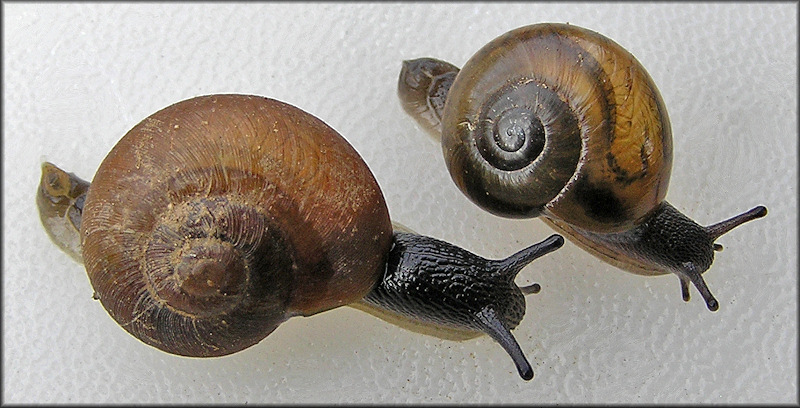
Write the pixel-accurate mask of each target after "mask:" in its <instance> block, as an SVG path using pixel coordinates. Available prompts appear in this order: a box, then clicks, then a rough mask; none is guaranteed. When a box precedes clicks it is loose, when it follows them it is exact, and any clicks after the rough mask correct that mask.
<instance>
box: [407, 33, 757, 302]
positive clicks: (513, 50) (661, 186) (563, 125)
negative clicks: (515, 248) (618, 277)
mask: <svg viewBox="0 0 800 408" xmlns="http://www.w3.org/2000/svg"><path fill="white" fill-rule="evenodd" d="M398 94H399V96H400V98H401V101H402V103H403V106H404V108H405V109H406V111H407V112H409V113H410V114H411V115H412V116H414V117H415V118H416V119H417V120H418V121H419V122H420V123H422V124H423V126H424V127H426V128H428V129H432V130H433V131H434V133H437V134H438V135H439V136H440V137H441V143H442V150H443V152H444V157H445V162H446V164H447V166H448V169H449V171H450V175H451V176H452V178H453V181H454V182H455V183H456V185H457V186H458V187H459V188H460V189H461V191H462V192H463V193H464V194H465V195H467V197H469V198H470V199H471V200H472V201H473V202H474V203H476V204H477V205H479V206H480V207H481V208H483V209H485V210H487V211H490V212H492V213H494V214H497V215H500V216H505V217H536V216H539V215H542V216H543V219H544V220H545V221H546V222H548V224H550V225H551V226H553V227H555V228H557V229H558V230H559V231H560V232H563V233H565V234H566V235H567V236H568V237H569V238H570V239H571V240H572V241H574V242H576V243H578V244H579V245H581V246H582V247H584V248H585V249H587V250H589V251H590V252H591V253H593V254H594V255H597V256H599V257H600V258H601V259H603V260H604V261H606V262H609V263H611V264H613V265H616V266H619V267H621V268H623V269H626V270H629V271H631V272H635V273H641V274H647V275H658V274H664V273H676V274H678V276H679V277H680V278H681V287H682V293H683V296H684V298H685V299H688V291H687V290H686V282H688V281H691V282H693V283H694V284H695V286H697V288H698V289H699V290H700V291H701V293H703V295H704V297H705V298H706V300H707V304H708V307H709V308H710V309H712V310H715V309H716V307H717V306H716V301H715V300H714V301H712V299H713V297H711V296H710V293H709V292H708V289H707V288H706V287H705V283H704V282H703V280H702V278H701V276H700V275H701V274H702V273H703V272H704V271H705V270H706V269H707V268H708V267H709V266H710V265H711V261H712V260H713V252H714V249H715V248H718V247H719V246H717V244H715V243H714V240H715V239H716V238H717V237H719V235H721V234H720V233H718V232H706V229H704V227H701V226H699V225H697V224H696V223H694V222H693V221H691V220H690V219H688V218H687V217H685V216H683V215H682V214H680V213H679V212H678V211H677V210H675V209H674V208H673V207H672V206H669V205H667V204H666V202H665V201H664V198H665V196H666V193H667V186H668V184H669V177H670V171H671V167H672V131H671V127H670V121H669V117H668V115H667V110H666V107H665V105H664V101H663V100H662V98H661V95H660V93H659V91H658V89H657V88H656V86H655V84H654V82H653V80H652V78H651V77H650V75H649V74H648V73H647V71H646V70H645V69H644V67H642V65H641V64H640V63H639V61H637V60H636V58H635V57H634V56H633V55H631V53H629V52H628V51H626V50H625V49H624V48H622V47H621V46H620V45H618V44H617V43H615V42H614V41H612V40H610V39H608V38H606V37H604V36H602V35H600V34H598V33H596V32H594V31H590V30H587V29H584V28H580V27H576V26H573V25H567V24H535V25H531V26H526V27H521V28H518V29H515V30H512V31H510V32H508V33H506V34H503V35H501V36H500V37H498V38H496V39H494V40H492V41H491V42H489V43H488V44H486V45H485V46H484V47H483V48H481V49H480V50H479V51H478V52H477V53H476V54H475V55H474V56H472V57H471V58H470V59H469V61H467V63H466V64H465V65H464V67H463V68H461V70H460V71H459V69H458V68H456V67H455V66H453V65H451V64H449V63H446V62H443V61H439V60H435V59H430V58H422V59H418V60H412V61H406V62H404V64H403V69H402V71H401V74H400V80H399V81H398ZM423 98H424V100H425V102H423ZM442 100H444V101H445V102H444V103H442ZM764 215H766V208H764V207H756V208H754V209H753V210H751V211H749V212H747V213H745V214H744V215H743V216H741V217H736V218H735V222H733V223H731V224H729V226H730V228H733V227H735V226H736V225H740V224H741V223H743V222H746V221H748V220H751V219H754V218H758V217H762V216H764ZM730 228H727V229H726V231H727V230H729V229H730ZM712 229H713V228H712ZM647 239H652V240H653V242H650V243H648V242H646V240H647ZM656 241H659V242H660V243H656Z"/></svg>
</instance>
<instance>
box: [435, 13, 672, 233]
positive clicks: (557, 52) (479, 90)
mask: <svg viewBox="0 0 800 408" xmlns="http://www.w3.org/2000/svg"><path fill="white" fill-rule="evenodd" d="M442 127H443V133H442V146H443V150H444V155H445V162H446V163H447V165H448V168H449V171H450V174H451V176H452V177H453V180H454V181H455V182H456V184H457V185H458V186H459V188H460V189H461V190H462V191H463V192H464V193H465V194H467V196H469V197H470V198H471V199H472V200H473V201H474V202H476V203H477V204H478V205H480V206H481V207H483V208H484V209H486V210H488V211H490V212H493V213H495V214H498V215H502V216H507V217H530V216H537V215H539V214H545V215H548V216H550V217H553V218H556V219H560V220H563V221H565V222H567V223H569V224H571V225H575V226H579V227H580V228H583V229H585V230H589V231H596V232H615V231H624V230H627V229H630V228H631V227H632V226H634V225H636V224H637V223H639V222H641V220H642V219H643V218H644V217H645V216H646V215H648V214H649V213H650V212H651V211H653V210H654V208H655V207H656V206H657V205H658V204H659V203H661V202H662V201H663V199H664V196H665V195H666V191H667V185H668V182H669V176H670V169H671V164H672V135H671V129H670V125H669V118H668V116H667V110H666V108H665V106H664V102H663V101H662V98H661V96H660V94H659V92H658V90H657V88H656V86H655V84H654V83H653V80H652V79H651V78H650V76H649V75H648V73H647V72H646V71H645V69H644V67H642V66H641V64H640V63H639V62H638V61H637V60H636V59H635V58H634V57H633V56H632V55H631V54H630V53H629V52H628V51H626V50H625V49H623V48H622V47H621V46H619V45H618V44H617V43H615V42H613V41H612V40H610V39H608V38H606V37H604V36H602V35H600V34H598V33H595V32H593V31H590V30H587V29H583V28H580V27H575V26H571V25H567V24H536V25H532V26H526V27H521V28H518V29H516V30H512V31H510V32H508V33H506V34H504V35H502V36H500V37H498V38H496V39H495V40H493V41H491V42H490V43H488V44H487V45H485V46H484V47H483V48H481V49H480V50H479V51H478V52H477V53H476V54H475V55H474V56H473V57H472V58H470V60H469V61H468V62H467V63H466V64H465V65H464V67H463V68H462V69H461V71H460V72H459V73H458V75H457V76H456V78H455V80H454V82H453V84H452V87H451V88H450V90H449V94H448V96H447V103H446V104H445V107H444V113H443V117H442Z"/></svg>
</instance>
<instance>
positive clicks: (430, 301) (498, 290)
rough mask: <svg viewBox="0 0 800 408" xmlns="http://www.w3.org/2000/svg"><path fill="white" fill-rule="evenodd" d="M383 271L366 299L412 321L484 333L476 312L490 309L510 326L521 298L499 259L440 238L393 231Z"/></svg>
mask: <svg viewBox="0 0 800 408" xmlns="http://www.w3.org/2000/svg"><path fill="white" fill-rule="evenodd" d="M394 236H395V238H394V245H393V247H392V250H391V251H390V252H389V258H388V261H387V266H386V275H385V276H384V278H383V279H382V280H381V281H380V283H379V285H378V286H377V287H376V288H375V289H373V290H372V292H370V293H369V294H368V295H367V296H366V297H365V299H364V300H365V301H367V302H368V303H372V304H375V305H378V306H380V307H383V308H385V309H390V310H394V311H396V312H397V313H400V314H403V315H405V316H407V317H409V318H412V319H421V320H424V321H426V322H430V323H435V324H440V325H446V326H451V327H454V328H458V329H467V330H474V331H482V330H483V326H482V324H480V323H479V321H478V313H479V312H481V310H483V309H484V308H485V307H487V306H488V307H491V308H492V309H494V310H495V311H496V313H497V315H498V316H499V318H500V320H501V321H502V322H503V323H504V324H505V325H506V326H507V327H508V328H509V329H513V328H514V327H516V326H517V325H518V324H519V322H520V321H521V320H522V317H523V316H524V315H525V298H524V296H523V295H522V292H521V291H520V289H519V288H518V287H517V286H516V285H515V284H514V282H513V280H514V275H510V276H509V274H508V273H504V272H505V271H503V270H502V269H501V268H500V265H501V263H499V262H497V261H492V260H488V259H484V258H481V257H479V256H477V255H475V254H472V253H471V252H469V251H465V250H463V249H461V248H458V247H456V246H454V245H451V244H448V243H446V242H444V241H439V240H435V239H432V238H429V237H424V236H420V235H412V234H407V233H395V235H394Z"/></svg>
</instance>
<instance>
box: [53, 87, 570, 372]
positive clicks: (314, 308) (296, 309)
mask: <svg viewBox="0 0 800 408" xmlns="http://www.w3.org/2000/svg"><path fill="white" fill-rule="evenodd" d="M37 204H38V208H39V213H40V217H41V220H42V223H43V225H44V226H45V229H46V231H47V232H48V234H49V235H50V237H51V238H52V239H53V240H54V241H55V242H56V243H57V244H58V245H59V247H61V248H62V249H63V250H65V251H66V252H67V253H69V254H70V255H71V256H72V257H73V258H74V259H76V260H77V261H79V262H83V263H84V264H85V266H86V270H87V273H88V275H89V279H90V281H91V284H92V287H93V288H94V291H95V298H96V299H99V300H100V302H101V303H102V304H103V306H104V307H105V309H106V310H107V311H108V313H109V315H111V317H112V318H114V320H116V321H117V322H118V323H119V324H120V325H121V326H122V327H123V328H124V329H125V330H127V331H128V332H129V333H131V334H132V335H134V336H135V337H137V338H138V339H140V340H141V341H143V342H144V343H146V344H149V345H151V346H154V347H157V348H158V349H160V350H163V351H165V352H168V353H173V354H178V355H183V356H192V357H212V356H222V355H226V354H231V353H234V352H237V351H239V350H242V349H244V348H247V347H249V346H251V345H253V344H255V343H258V342H259V341H261V340H262V339H263V338H265V337H266V336H267V335H269V334H270V333H271V332H272V331H273V330H275V328H276V327H277V326H278V325H279V324H280V323H282V322H283V321H285V320H287V319H289V318H291V317H293V316H311V315H314V314H317V313H320V312H323V311H326V310H330V309H333V308H335V307H339V306H344V305H351V306H356V307H358V308H360V309H362V310H373V311H374V313H375V314H378V315H380V314H381V313H383V314H386V315H390V316H394V317H398V316H399V317H403V318H405V319H408V320H409V321H411V322H413V323H415V324H418V325H422V326H423V327H426V326H430V327H431V328H437V329H441V330H445V331H448V332H452V333H454V335H455V334H460V335H464V336H466V337H469V336H472V337H474V336H476V335H478V334H480V333H486V334H488V335H489V336H491V337H492V338H493V339H495V340H496V341H497V342H498V343H499V344H500V345H501V346H502V347H503V348H504V349H505V350H506V351H507V352H508V354H509V355H510V356H511V357H512V359H513V361H514V363H515V364H516V366H517V370H518V372H519V374H520V376H521V377H522V378H524V379H526V380H529V379H531V378H532V377H533V370H532V368H531V366H530V364H529V363H528V361H527V359H526V358H525V356H524V354H523V352H522V350H521V348H520V346H519V344H518V343H517V341H516V340H515V339H514V336H513V335H512V334H511V330H512V329H514V328H515V327H516V326H517V325H518V324H519V323H520V321H521V320H522V317H523V315H524V313H525V298H524V295H525V294H528V293H535V292H536V291H538V285H536V284H534V285H530V286H526V287H522V288H520V287H519V286H517V285H516V284H515V283H514V278H515V277H516V275H517V274H518V273H519V272H520V270H521V269H522V268H523V267H524V266H526V265H527V264H528V263H529V262H531V261H533V260H534V259H536V258H538V257H540V256H542V255H544V254H546V253H548V252H551V251H553V250H555V249H557V248H559V247H560V246H561V245H562V244H563V238H561V237H560V236H559V235H553V236H551V237H549V238H547V239H545V240H544V241H542V242H540V243H538V244H535V245H532V246H530V247H528V248H526V249H523V250H522V251H520V252H518V253H516V254H514V255H512V256H510V257H508V258H506V259H502V260H488V259H484V258H482V257H479V256H477V255H475V254H472V253H471V252H468V251H466V250H464V249H462V248H459V247H457V246H454V245H452V244H449V243H447V242H444V241H441V240H438V239H434V238H431V237H426V236H422V235H418V234H414V233H410V232H404V231H401V230H400V229H399V228H397V227H395V228H394V230H393V225H392V223H391V222H390V220H389V213H388V209H387V207H386V203H385V201H384V198H383V194H382V193H381V191H380V188H379V187H378V184H377V182H376V181H375V179H374V177H373V175H372V172H371V171H370V170H369V168H368V167H367V165H366V163H364V161H363V160H362V159H361V157H360V156H359V155H358V153H357V152H356V151H355V150H354V149H353V148H352V147H351V146H350V144H349V143H347V141H346V140H345V139H344V138H343V137H342V136H340V135H339V134H338V133H337V132H336V131H335V130H333V129H332V128H330V127H329V126H327V125H326V124H325V123H323V122H322V121H321V120H319V119H317V118H316V117H314V116H312V115H310V114H308V113H306V112H304V111H302V110H300V109H298V108H296V107H294V106H291V105H288V104H286V103H283V102H279V101H276V100H272V99H268V98H263V97H257V96H248V95H209V96H202V97H197V98H192V99H188V100H185V101H182V102H178V103H176V104H174V105H171V106H169V107H167V108H164V109H162V110H160V111H159V112H156V113H154V114H153V115H151V116H149V117H147V118H146V119H144V120H143V121H142V122H141V123H139V124H138V125H136V126H135V127H134V128H133V129H131V130H130V131H129V132H128V133H127V134H126V135H125V136H124V137H123V138H122V139H121V140H120V141H119V142H118V143H117V145H116V146H114V148H113V149H112V150H111V152H110V153H109V154H108V156H107V157H106V158H105V159H104V160H103V162H102V164H101V165H100V168H99V169H98V170H97V173H96V175H95V177H94V179H93V180H92V182H91V184H89V183H88V182H86V181H83V180H80V179H79V178H78V177H76V176H75V175H74V174H71V173H66V172H64V171H63V170H61V169H59V168H57V167H56V166H54V165H52V164H50V163H45V164H44V165H43V166H42V178H41V183H40V186H39V190H38V193H37Z"/></svg>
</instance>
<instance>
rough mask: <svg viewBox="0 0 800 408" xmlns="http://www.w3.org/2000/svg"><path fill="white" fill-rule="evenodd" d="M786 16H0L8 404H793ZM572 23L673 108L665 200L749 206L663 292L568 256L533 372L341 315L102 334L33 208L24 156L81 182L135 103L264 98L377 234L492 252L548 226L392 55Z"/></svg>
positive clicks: (133, 118)
mask: <svg viewBox="0 0 800 408" xmlns="http://www.w3.org/2000/svg"><path fill="white" fill-rule="evenodd" d="M796 16H797V5H796V4H710V3H708V4H685V3H676V4H656V5H644V4H632V3H617V4H609V5H606V4H590V3H589V4H584V3H566V4H558V3H543V4H522V3H520V4H480V3H466V4H457V3H444V4H424V3H419V4H416V3H414V4H369V3H352V4H335V3H312V4H259V3H245V4H224V5H223V4H193V3H189V4H160V3H150V4H135V5H134V4H117V3H112V4H99V3H86V4H61V3H40V4H25V3H5V4H3V30H4V32H3V34H4V36H3V41H4V50H5V55H4V58H3V64H4V66H3V68H4V71H3V72H4V78H3V83H4V94H3V97H4V100H3V102H4V103H3V109H4V112H3V113H4V115H3V130H4V138H3V141H4V157H3V170H4V183H3V198H4V200H3V222H4V229H3V232H4V234H3V249H4V251H3V261H4V262H3V301H4V306H3V380H2V381H3V382H2V384H3V397H4V402H13V403H38V402H51V403H52V402H56V403H64V402H72V403H77V402H128V403H131V402H134V403H135V402H179V403H180V402H183V403H203V402H229V403H231V402H232V403H281V402H284V403H285V402H350V403H352V402H356V403H371V402H434V403H457V402H487V403H491V402H516V403H526V404H527V403H534V404H537V403H687V402H689V403H691V402H706V403H744V402H783V403H786V402H793V403H797V402H798V401H797V372H798V366H797V340H798V339H797V140H798V138H797V77H796V75H797V20H796ZM537 22H569V23H571V24H576V25H579V26H583V27H586V28H589V29H592V30H595V31H599V32H601V33H603V34H604V35H606V36H608V37H610V38H612V39H614V40H615V41H616V42H618V43H619V44H621V45H622V46H623V47H625V48H626V49H628V50H629V51H631V52H632V53H633V54H634V55H635V56H636V57H637V58H638V59H639V60H640V61H641V62H642V64H643V65H644V66H645V67H646V68H647V70H648V72H649V73H650V75H651V76H652V77H653V79H654V80H655V82H656V84H657V85H658V87H659V89H660V91H661V94H662V96H663V98H664V100H665V102H666V105H667V108H668V110H669V115H670V118H671V120H672V129H673V134H674V166H673V170H672V177H671V183H670V189H669V192H668V195H667V199H668V200H669V201H670V203H672V204H673V205H675V206H676V207H677V208H679V209H680V210H682V211H683V212H684V213H685V214H687V215H688V216H690V217H692V218H693V219H695V220H696V221H698V222H699V223H700V224H711V223H713V222H716V221H719V220H722V219H724V218H727V217H729V216H731V215H734V214H736V213H739V212H741V211H744V210H746V209H749V208H751V207H753V206H755V205H759V204H763V205H766V206H767V207H768V208H769V215H768V216H767V217H766V218H764V219H762V220H758V221H755V222H753V223H750V224H747V225H745V226H742V227H740V228H739V229H736V230H734V231H733V232H731V233H730V234H728V235H726V236H724V237H723V238H721V239H720V240H719V242H720V243H722V244H723V245H724V246H725V251H723V252H721V253H718V254H717V257H716V261H715V263H714V265H713V266H712V268H711V269H710V271H709V272H708V273H707V274H705V275H704V276H705V278H706V280H707V282H708V284H709V286H710V288H711V290H712V292H713V293H714V294H715V295H716V297H717V299H718V300H719V301H720V310H719V311H718V312H716V313H711V312H709V311H708V310H707V309H706V307H705V304H704V303H703V302H702V299H701V298H700V297H699V295H698V294H697V292H696V291H695V290H694V288H693V289H692V297H693V298H692V300H691V301H690V302H689V303H684V302H683V301H682V300H681V298H680V290H679V286H678V279H677V278H676V277H674V276H664V277H657V278H646V277H642V276H636V275H631V274H628V273H626V272H622V271H620V270H617V269H615V268H613V267H611V266H608V265H606V264H603V263H601V262H600V261H598V260H596V259H595V258H593V257H592V256H590V255H589V254H587V253H585V252H583V251H581V250H580V249H578V248H577V247H575V246H574V245H572V244H571V243H567V244H565V246H564V247H563V248H562V249H560V250H559V251H557V252H555V253H553V254H550V255H548V256H546V257H544V258H541V259H539V260H537V261H535V262H534V263H533V264H532V266H529V267H528V268H526V269H525V270H524V271H523V272H522V274H521V276H520V277H519V278H518V279H517V282H518V283H520V284H524V283H529V282H538V283H540V284H541V285H542V292H541V293H539V294H537V295H533V296H530V297H528V305H527V313H526V317H525V319H524V320H523V321H522V323H521V324H520V326H519V327H518V328H517V329H516V330H515V331H514V333H515V335H516V337H517V339H518V340H519V342H520V344H521V346H522V349H523V351H524V352H525V353H526V355H527V356H528V358H529V360H530V361H531V364H532V365H533V368H534V371H535V373H536V376H535V377H534V379H533V380H532V381H530V382H524V381H522V380H520V379H519V377H518V375H517V373H516V370H515V368H514V366H513V364H512V363H511V361H510V359H509V358H508V356H507V355H506V354H505V352H504V351H503V350H502V349H501V348H500V347H499V346H498V345H497V344H496V343H495V342H494V341H492V340H491V339H489V338H488V337H481V338H478V339H474V340H468V341H464V342H455V341H448V340H441V339H438V338H435V337H429V336H424V335H420V334H417V333H414V332H410V331H406V330H403V329H401V328H398V327H396V326H393V325H390V324H388V323H386V322H384V321H382V320H378V319H376V318H374V317H372V316H370V315H367V314H365V313H362V312H360V311H357V310H355V309H352V308H347V307H343V308H339V309H336V310H333V311H330V312H326V313H322V314H320V315H317V316H314V317H311V318H296V319H292V320H290V321H288V322H287V323H285V324H283V325H282V326H281V327H280V328H278V330H276V331H275V332H274V333H273V334H272V335H270V336H269V337H268V338H266V339H265V340H263V341H262V342H261V343H259V344H257V345H256V346H253V347H251V348H249V349H247V350H244V351H242V352H240V353H236V354H233V355H231V356H227V357H223V358H214V359H189V358H182V357H176V356H172V355H168V354H165V353H163V352H160V351H158V350H156V349H154V348H152V347H149V346H146V345H144V344H143V343H141V342H139V341H138V340H136V339H134V338H133V337H131V336H130V335H128V334H127V332H125V331H124V330H122V329H121V328H119V327H118V326H117V325H116V323H114V322H113V321H112V319H111V318H110V317H109V316H108V314H107V313H106V312H105V311H104V310H103V308H102V307H101V305H100V304H99V303H98V302H95V301H93V300H92V289H91V287H90V285H89V281H88V279H87V277H86V274H85V271H84V269H83V267H82V266H81V265H78V264H76V263H74V262H73V261H71V260H70V259H69V258H68V257H67V256H66V255H65V254H62V253H60V252H59V251H58V250H57V248H56V247H55V246H54V245H53V244H52V243H51V242H50V241H49V240H48V238H47V236H46V235H45V233H44V231H43V230H42V227H41V225H40V223H39V220H38V214H37V212H36V208H35V200H34V194H35V191H36V187H37V184H38V181H39V168H40V164H41V162H42V161H43V160H50V161H53V162H54V163H56V164H57V165H59V166H62V167H63V168H65V169H67V170H68V171H72V172H75V173H76V174H77V175H79V176H82V177H84V178H86V179H91V178H92V176H93V174H94V172H95V170H96V169H97V167H98V165H99V164H100V162H101V161H102V159H103V158H104V157H105V155H106V154H107V152H108V151H109V150H110V149H111V147H112V146H113V145H114V144H115V143H116V142H117V141H118V140H119V138H120V137H122V135H124V134H125V132H126V131H127V130H128V129H130V128H131V127H133V126H134V125H135V124H136V123H138V122H139V121H140V120H142V119H143V118H145V117H146V116H148V115H150V114H151V113H153V112H155V111H157V110H159V109H161V108H163V107H165V106H167V105H169V104H172V103H175V102H177V101H180V100H183V99H187V98H190V97H193V96H197V95H202V94H210V93H223V92H235V93H248V94H257V95H264V96H268V97H271V98H275V99H279V100H282V101H285V102H288V103H291V104H293V105H295V106H298V107H300V108H301V109H303V110H305V111H307V112H309V113H312V114H313V115H315V116H317V117H319V118H321V119H322V120H324V121H325V122H326V123H328V124H329V125H331V126H332V127H333V128H335V129H336V130H337V131H339V132H340V133H341V134H342V135H343V136H344V137H345V138H346V139H347V140H348V141H349V142H350V143H351V144H352V145H353V146H354V147H355V149H356V150H357V151H358V152H359V153H360V154H361V155H362V156H363V157H364V160H365V161H366V162H367V164H368V165H369V166H370V168H371V169H372V171H373V172H374V174H375V177H376V179H377V180H378V182H379V184H380V185H381V188H382V189H383V192H384V194H385V196H386V201H387V203H388V206H389V210H390V213H391V216H392V219H393V220H394V221H398V222H400V223H402V224H404V225H406V226H408V227H410V228H412V229H414V230H415V231H417V232H420V233H423V234H427V235H432V236H435V237H437V238H441V239H445V240H448V241H451V242H453V243H455V244H458V245H460V246H463V247H465V248H467V249H469V250H472V251H474V252H476V253H478V254H480V255H483V256H485V257H490V258H500V257H505V256H507V255H509V254H511V253H513V252H515V251H516V250H518V249H521V248H522V247H524V246H527V245H529V244H531V243H533V242H536V241H539V240H541V239H543V238H545V237H546V236H548V235H550V234H551V233H552V232H551V231H550V230H549V229H548V227H547V226H545V225H544V224H543V223H542V222H541V221H539V220H508V219H502V218H499V217H496V216H493V215H490V214H488V213H485V212H483V211H482V210H480V209H479V208H478V207H476V206H475V205H473V204H472V203H470V202H469V201H468V200H467V199H466V198H465V197H464V196H462V195H461V193H460V192H459V191H458V190H457V188H456V187H455V185H454V184H453V183H452V181H451V180H450V178H449V176H448V174H447V170H446V167H445V165H444V161H443V158H442V155H441V148H440V147H439V146H437V145H436V144H435V143H434V142H433V141H432V140H431V139H430V138H429V137H427V136H426V135H425V134H424V132H423V130H422V129H421V128H419V127H418V126H417V125H416V124H415V122H414V121H413V120H412V119H411V118H409V117H408V116H407V115H406V114H405V113H404V112H403V110H402V108H401V107H400V104H399V102H398V99H397V96H396V84H397V75H398V73H399V71H400V63H401V61H402V60H404V59H411V58H417V57H424V56H432V57H437V58H441V59H444V60H447V61H450V62H452V63H454V64H456V65H458V66H460V65H463V63H464V62H465V61H466V60H467V59H468V58H469V57H470V56H472V54H473V53H474V52H475V51H477V50H478V49H479V48H480V47H481V46H483V45H484V44H485V43H487V42H488V41H490V40H491V39H493V38H495V37H497V36H499V35H501V34H503V33H505V32H506V31H508V30H511V29H513V28H517V27H519V26H523V25H527V24H532V23H537Z"/></svg>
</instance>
